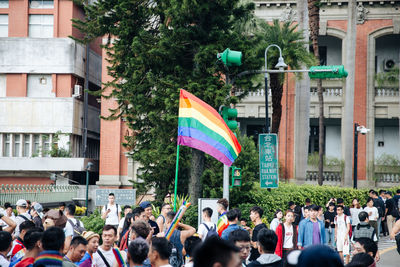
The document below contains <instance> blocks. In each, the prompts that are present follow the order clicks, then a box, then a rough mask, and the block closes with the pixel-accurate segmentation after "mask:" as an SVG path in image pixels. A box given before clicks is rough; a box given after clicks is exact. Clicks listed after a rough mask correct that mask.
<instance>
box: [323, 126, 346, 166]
mask: <svg viewBox="0 0 400 267" xmlns="http://www.w3.org/2000/svg"><path fill="white" fill-rule="evenodd" d="M325 134H326V137H325V142H326V144H325V155H326V157H334V158H338V159H340V158H342V143H341V131H340V126H326V133H325Z"/></svg>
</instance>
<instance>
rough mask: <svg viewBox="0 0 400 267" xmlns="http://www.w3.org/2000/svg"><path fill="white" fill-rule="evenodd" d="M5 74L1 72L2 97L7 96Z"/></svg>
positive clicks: (0, 92) (0, 93) (0, 89)
mask: <svg viewBox="0 0 400 267" xmlns="http://www.w3.org/2000/svg"><path fill="white" fill-rule="evenodd" d="M6 77H7V76H6V75H5V74H0V97H6V87H7V82H6V81H7V80H6Z"/></svg>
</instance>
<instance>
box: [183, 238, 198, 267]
mask: <svg viewBox="0 0 400 267" xmlns="http://www.w3.org/2000/svg"><path fill="white" fill-rule="evenodd" d="M200 245H201V238H199V237H198V236H189V237H188V238H187V239H186V240H185V244H184V250H185V256H186V257H187V259H188V260H187V263H186V264H185V267H193V257H194V251H195V249H196V248H197V247H198V246H200Z"/></svg>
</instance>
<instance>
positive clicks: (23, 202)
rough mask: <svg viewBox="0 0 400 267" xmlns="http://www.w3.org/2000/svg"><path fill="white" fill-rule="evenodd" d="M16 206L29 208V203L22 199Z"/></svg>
mask: <svg viewBox="0 0 400 267" xmlns="http://www.w3.org/2000/svg"><path fill="white" fill-rule="evenodd" d="M15 205H16V206H19V207H25V208H26V207H28V202H26V200H25V199H20V200H18V201H17V204H15Z"/></svg>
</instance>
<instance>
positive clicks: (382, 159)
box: [375, 153, 400, 166]
mask: <svg viewBox="0 0 400 267" xmlns="http://www.w3.org/2000/svg"><path fill="white" fill-rule="evenodd" d="M375 164H376V165H381V166H400V159H399V157H397V156H395V155H390V154H386V153H383V154H382V155H380V156H379V157H378V158H376V159H375Z"/></svg>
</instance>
